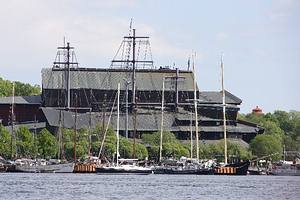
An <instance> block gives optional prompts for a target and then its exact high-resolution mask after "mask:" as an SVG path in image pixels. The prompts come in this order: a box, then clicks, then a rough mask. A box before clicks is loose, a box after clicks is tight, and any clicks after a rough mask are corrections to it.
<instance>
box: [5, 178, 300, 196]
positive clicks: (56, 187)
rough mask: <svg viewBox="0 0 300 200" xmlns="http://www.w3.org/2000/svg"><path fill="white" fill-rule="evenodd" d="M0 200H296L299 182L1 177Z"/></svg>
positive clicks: (299, 188)
mask: <svg viewBox="0 0 300 200" xmlns="http://www.w3.org/2000/svg"><path fill="white" fill-rule="evenodd" d="M0 199H1V200H2V199H3V200H6V199H18V200H19V199H55V200H59V199H64V200H71V199H72V200H73V199H89V200H93V199H185V200H186V199H222V200H224V199H251V200H253V199H255V200H258V199H300V177H288V176H286V177H283V176H282V177H280V176H201V175H198V176H197V175H154V174H151V175H96V174H22V173H2V174H0Z"/></svg>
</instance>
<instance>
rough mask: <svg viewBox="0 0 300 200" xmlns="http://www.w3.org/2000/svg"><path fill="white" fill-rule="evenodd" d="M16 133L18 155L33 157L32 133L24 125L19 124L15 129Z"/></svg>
mask: <svg viewBox="0 0 300 200" xmlns="http://www.w3.org/2000/svg"><path fill="white" fill-rule="evenodd" d="M16 135H17V153H18V156H19V157H26V158H33V157H34V153H35V146H34V135H33V134H32V133H31V132H30V131H29V129H28V128H27V127H26V126H20V128H19V129H18V130H17V131H16Z"/></svg>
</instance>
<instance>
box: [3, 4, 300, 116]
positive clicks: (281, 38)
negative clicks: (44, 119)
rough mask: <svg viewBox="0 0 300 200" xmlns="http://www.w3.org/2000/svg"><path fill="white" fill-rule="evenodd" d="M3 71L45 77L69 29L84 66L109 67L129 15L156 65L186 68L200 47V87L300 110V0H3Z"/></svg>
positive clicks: (249, 103)
mask: <svg viewBox="0 0 300 200" xmlns="http://www.w3.org/2000/svg"><path fill="white" fill-rule="evenodd" d="M0 2H1V5H0V45H1V48H0V59H1V60H0V76H1V77H2V78H4V79H9V80H17V81H22V82H26V83H31V84H41V74H40V71H41V69H42V68H43V67H51V66H52V63H53V61H54V58H55V55H56V47H57V46H59V45H62V44H63V37H64V36H65V37H66V38H67V40H68V41H70V42H71V45H72V46H75V48H76V49H75V51H76V55H77V58H78V61H79V63H80V66H81V67H100V68H105V67H108V66H109V65H110V61H111V59H112V58H113V56H114V55H115V53H116V51H117V49H118V47H119V45H120V42H121V39H122V37H123V36H124V35H127V34H128V30H129V22H130V19H131V18H133V20H134V27H135V28H136V30H137V35H146V36H150V38H151V40H150V42H151V49H152V54H153V59H154V62H155V65H156V66H165V65H171V66H173V64H174V63H175V65H176V66H177V67H179V68H181V69H186V68H187V59H188V56H189V54H190V53H191V52H192V50H194V51H196V52H197V59H196V67H197V80H198V85H199V88H200V90H220V89H221V82H220V74H221V69H220V55H221V53H222V52H224V63H225V87H226V89H227V90H228V91H230V92H231V93H233V94H234V95H236V96H238V97H239V98H241V99H242V100H243V103H242V105H241V112H243V113H248V112H251V109H252V108H254V107H255V106H256V105H258V106H260V107H261V108H262V109H263V111H264V112H273V111H274V110H276V109H281V110H286V111H289V110H298V111H299V110H300V79H299V78H300V1H299V0H251V1H246V0H226V1H217V0H206V1H204V0H186V1H179V0H164V1H162V0H160V1H158V0H148V1H146V0H109V1H108V0H49V1H48V0H43V1H41V0H0Z"/></svg>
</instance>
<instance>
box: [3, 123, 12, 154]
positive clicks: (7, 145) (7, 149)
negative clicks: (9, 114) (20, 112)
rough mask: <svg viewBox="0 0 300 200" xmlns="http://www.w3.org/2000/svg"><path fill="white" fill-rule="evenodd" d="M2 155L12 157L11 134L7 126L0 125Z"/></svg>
mask: <svg viewBox="0 0 300 200" xmlns="http://www.w3.org/2000/svg"><path fill="white" fill-rule="evenodd" d="M0 156H2V157H4V158H6V159H8V158H10V157H11V135H10V133H9V132H8V130H7V129H6V128H4V127H3V126H2V125H0Z"/></svg>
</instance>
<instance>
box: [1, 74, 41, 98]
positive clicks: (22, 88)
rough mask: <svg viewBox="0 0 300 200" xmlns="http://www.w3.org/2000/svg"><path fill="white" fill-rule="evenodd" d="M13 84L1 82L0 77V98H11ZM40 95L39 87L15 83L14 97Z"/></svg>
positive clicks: (6, 81)
mask: <svg viewBox="0 0 300 200" xmlns="http://www.w3.org/2000/svg"><path fill="white" fill-rule="evenodd" d="M12 87H13V82H12V81H8V80H3V79H2V78H1V77H0V97H3V96H12ZM39 94H41V88H40V86H39V85H30V84H28V83H21V82H18V81H16V82H15V96H31V95H39Z"/></svg>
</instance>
